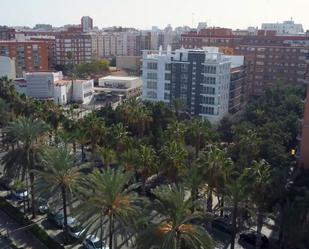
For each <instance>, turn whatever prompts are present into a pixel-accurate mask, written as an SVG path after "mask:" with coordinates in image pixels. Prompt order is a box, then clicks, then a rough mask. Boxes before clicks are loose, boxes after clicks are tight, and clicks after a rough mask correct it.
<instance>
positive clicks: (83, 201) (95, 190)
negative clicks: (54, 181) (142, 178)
mask: <svg viewBox="0 0 309 249" xmlns="http://www.w3.org/2000/svg"><path fill="white" fill-rule="evenodd" d="M129 180H130V175H129V174H127V173H123V172H122V171H121V170H114V169H111V168H107V169H104V170H103V171H102V172H100V171H99V170H96V171H94V172H93V173H91V174H90V175H89V177H88V178H84V179H83V181H82V183H81V187H80V195H79V198H80V205H79V206H78V207H77V208H76V210H75V213H76V217H77V219H78V220H79V221H80V222H81V224H82V226H83V227H84V228H85V229H86V231H88V232H90V233H92V234H97V233H99V234H100V238H101V241H102V243H103V236H104V232H106V233H105V234H107V235H108V237H109V239H108V242H109V248H110V249H114V248H116V245H114V243H113V242H114V238H115V235H116V234H117V230H118V229H121V228H126V229H128V231H129V230H130V228H132V224H133V223H134V222H133V220H134V219H135V220H136V219H137V217H138V216H139V208H138V207H137V206H136V204H137V203H138V202H140V200H141V199H140V198H139V197H138V196H137V195H136V194H134V193H133V192H132V191H131V190H130V187H128V182H129ZM91 190H92V191H91ZM106 223H107V224H106ZM104 224H106V226H103V225H104ZM104 227H107V228H108V229H107V231H104ZM102 248H103V247H102Z"/></svg>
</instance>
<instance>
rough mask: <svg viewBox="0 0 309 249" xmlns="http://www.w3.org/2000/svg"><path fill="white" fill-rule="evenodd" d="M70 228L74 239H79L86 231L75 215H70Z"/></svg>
mask: <svg viewBox="0 0 309 249" xmlns="http://www.w3.org/2000/svg"><path fill="white" fill-rule="evenodd" d="M68 230H69V231H68V232H69V235H70V236H71V237H72V238H73V239H78V238H79V237H80V236H81V235H82V234H83V233H84V232H85V229H83V228H82V227H81V225H80V224H79V223H78V222H77V221H76V219H75V218H73V217H68Z"/></svg>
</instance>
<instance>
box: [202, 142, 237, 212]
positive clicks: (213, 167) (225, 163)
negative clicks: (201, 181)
mask: <svg viewBox="0 0 309 249" xmlns="http://www.w3.org/2000/svg"><path fill="white" fill-rule="evenodd" d="M198 162H199V163H200V165H201V167H202V168H203V175H204V177H205V180H206V183H207V185H208V198H207V211H209V212H211V211H212V206H213V204H212V202H213V192H214V190H215V189H219V188H221V187H222V185H223V183H224V182H226V180H227V178H228V176H229V174H230V173H231V168H232V167H231V160H230V159H229V158H228V156H227V153H226V151H224V150H222V149H220V148H219V147H218V146H216V145H211V146H209V148H208V150H205V151H203V153H202V154H201V156H200V158H199V159H198Z"/></svg>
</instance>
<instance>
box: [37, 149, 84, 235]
mask: <svg viewBox="0 0 309 249" xmlns="http://www.w3.org/2000/svg"><path fill="white" fill-rule="evenodd" d="M40 162H41V165H42V168H38V169H37V170H35V175H36V182H35V188H36V190H37V191H38V193H39V195H41V196H43V197H48V198H49V199H53V200H58V198H61V199H62V208H63V216H64V224H63V227H64V229H63V230H64V235H65V239H66V241H68V222H67V204H68V201H67V200H68V198H69V196H71V195H72V194H73V193H74V192H75V191H76V190H77V187H78V183H79V181H80V179H81V174H80V172H79V169H80V167H77V166H75V164H74V162H75V158H74V156H73V155H72V154H71V153H70V152H69V150H68V149H67V148H66V147H65V146H60V147H57V148H54V147H51V148H47V149H45V150H44V152H43V153H42V156H41V161H40Z"/></svg>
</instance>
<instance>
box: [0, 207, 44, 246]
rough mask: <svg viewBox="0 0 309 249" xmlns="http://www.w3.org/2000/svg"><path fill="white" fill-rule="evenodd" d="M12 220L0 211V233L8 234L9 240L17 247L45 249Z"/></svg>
mask: <svg viewBox="0 0 309 249" xmlns="http://www.w3.org/2000/svg"><path fill="white" fill-rule="evenodd" d="M19 228H21V226H20V225H19V224H18V223H16V222H15V221H14V220H12V219H11V218H10V217H9V216H7V214H6V213H4V212H2V211H1V210H0V233H1V234H3V235H7V234H9V238H10V239H11V240H12V241H13V242H14V244H15V245H16V246H18V247H22V248H25V249H28V248H29V249H47V247H45V246H44V245H43V244H42V243H41V242H40V241H39V240H38V239H37V238H36V237H34V236H33V235H32V234H31V233H30V232H28V231H27V230H25V229H20V230H17V229H19Z"/></svg>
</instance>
